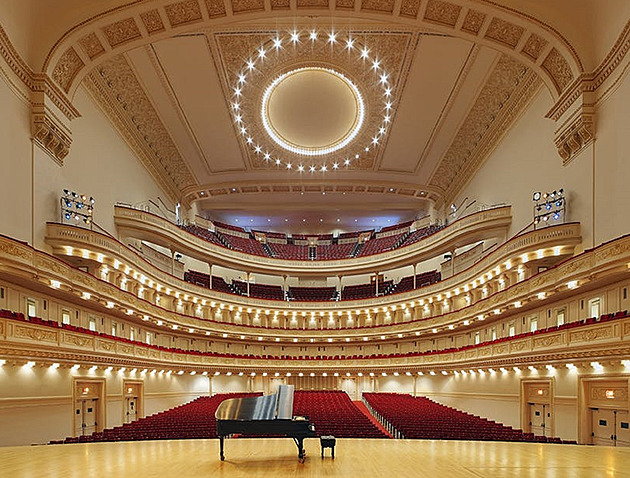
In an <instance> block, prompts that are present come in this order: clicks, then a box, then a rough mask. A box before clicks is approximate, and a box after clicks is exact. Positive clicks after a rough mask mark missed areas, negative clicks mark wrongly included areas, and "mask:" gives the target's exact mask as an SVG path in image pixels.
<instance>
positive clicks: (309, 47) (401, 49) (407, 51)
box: [205, 28, 418, 170]
mask: <svg viewBox="0 0 630 478" xmlns="http://www.w3.org/2000/svg"><path fill="white" fill-rule="evenodd" d="M276 32H277V29H275V28H269V29H260V28H257V29H254V30H251V31H244V29H243V30H241V31H236V32H234V31H206V32H205V34H206V37H207V38H208V41H209V42H211V43H212V44H213V45H215V48H213V50H215V49H216V51H217V57H218V58H217V62H218V64H219V65H220V66H219V67H218V68H217V70H218V73H219V76H220V78H221V85H222V88H223V93H224V97H225V98H231V97H232V96H233V89H234V85H236V84H238V83H237V80H238V77H239V74H240V73H241V72H242V71H243V66H244V59H246V58H251V56H252V54H254V53H255V52H256V51H257V50H258V49H259V48H262V47H265V48H267V49H269V48H272V47H271V46H270V45H269V44H270V43H271V39H272V38H273V37H274V36H275V35H276V34H277V33H276ZM322 35H323V34H322ZM344 35H347V36H348V37H351V38H352V39H353V40H355V42H356V46H355V47H354V50H353V51H354V52H356V57H357V58H358V57H359V53H358V51H360V49H361V48H363V46H365V47H366V48H368V49H369V50H370V51H378V52H379V56H378V60H379V62H380V65H381V68H382V71H385V72H386V73H387V78H388V80H387V84H388V85H390V86H391V88H392V90H393V96H392V97H391V98H388V100H392V101H393V103H394V104H395V105H396V104H397V103H398V102H399V101H400V99H401V97H402V95H403V94H404V85H405V83H406V78H407V74H408V72H409V68H410V66H411V62H412V59H413V57H414V50H415V47H416V45H417V44H418V41H417V35H418V34H416V33H414V32H413V31H410V30H402V29H401V30H395V29H389V30H387V31H383V30H374V31H370V30H368V29H361V30H354V29H348V30H347V31H345V30H344ZM319 38H320V40H318V41H306V40H305V41H302V42H301V43H299V44H298V45H302V46H300V47H291V48H286V49H284V50H280V51H281V53H275V54H273V55H269V56H268V57H266V59H265V61H264V62H261V63H259V64H257V66H256V68H255V70H254V71H255V74H252V75H254V76H253V78H251V79H250V80H248V81H247V82H245V84H244V85H243V86H242V89H243V94H242V96H241V97H240V98H239V105H240V106H239V108H240V109H239V115H241V116H242V118H243V121H244V124H246V126H247V135H245V134H240V132H239V129H240V127H241V126H242V125H239V124H238V123H237V122H234V134H235V137H236V138H237V140H238V142H239V144H240V146H241V151H242V154H243V157H244V158H246V159H247V163H248V164H249V166H250V167H251V168H253V169H269V164H270V162H269V158H267V159H264V155H263V154H261V152H260V151H259V152H258V153H256V152H255V150H254V149H253V144H248V143H247V138H248V137H250V138H253V141H254V143H255V144H259V145H260V146H261V147H262V151H268V152H269V153H270V154H271V156H272V157H281V158H283V163H285V162H289V163H292V164H293V165H295V166H294V167H297V165H298V164H300V163H304V167H305V168H308V166H309V165H310V164H315V165H317V166H319V163H320V162H321V158H316V159H315V160H314V161H313V162H311V161H310V160H309V158H304V157H303V156H301V155H299V154H294V153H291V152H288V151H285V150H282V149H281V148H278V147H277V145H276V144H275V143H274V142H273V141H271V140H270V139H269V135H268V134H267V133H266V132H265V129H264V127H263V124H262V121H261V118H260V105H261V97H262V96H263V93H264V88H265V87H266V86H267V85H269V84H270V83H271V82H272V81H273V80H274V78H276V77H277V76H278V74H279V73H280V72H286V71H289V70H291V69H294V68H299V67H301V66H303V65H304V64H305V62H307V64H308V65H311V66H321V67H325V68H331V69H333V70H336V71H338V72H340V73H342V74H343V75H345V76H347V77H348V78H349V79H350V80H351V81H353V82H354V83H355V84H356V85H357V87H358V88H359V90H360V93H361V95H362V97H363V100H364V101H365V104H366V108H365V112H366V115H365V121H364V123H363V126H362V128H361V130H360V133H359V134H358V135H357V137H356V138H354V140H353V141H352V142H351V143H350V144H349V145H347V147H345V148H343V149H341V150H339V151H337V152H336V153H334V154H333V155H331V156H330V157H331V158H335V159H336V160H338V162H339V163H340V164H343V158H344V157H350V158H353V157H354V155H355V154H356V153H359V154H357V157H358V159H353V160H352V165H351V166H350V167H351V169H352V170H370V169H373V168H374V167H375V165H377V164H378V163H379V162H380V160H381V158H382V155H383V153H384V151H385V148H386V145H387V139H388V137H389V132H390V130H391V128H387V129H386V132H385V134H384V135H383V137H382V138H381V139H380V141H379V142H378V145H373V144H372V143H371V141H372V138H373V137H374V135H375V133H377V132H378V130H379V126H382V125H383V107H384V104H385V100H384V99H383V85H382V84H381V83H379V82H378V81H376V80H375V76H374V69H372V68H370V67H369V65H368V66H366V63H365V62H362V61H351V59H352V60H354V59H355V56H349V50H348V49H347V48H344V47H339V48H331V46H330V43H329V42H327V41H326V40H325V39H322V38H321V36H320V37H319ZM338 41H339V42H340V43H342V42H343V41H344V40H342V39H339V40H338ZM230 109H231V108H230ZM395 114H396V107H394V109H393V110H392V112H391V113H390V114H389V117H390V118H389V121H390V122H393V121H394V119H395ZM390 124H391V123H390ZM364 146H368V147H369V148H366V150H365V151H363V147H364ZM333 160H334V159H331V161H333ZM271 164H273V162H272V163H271ZM329 167H330V165H329Z"/></svg>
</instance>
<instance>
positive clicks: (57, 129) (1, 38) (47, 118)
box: [0, 25, 80, 165]
mask: <svg viewBox="0 0 630 478" xmlns="http://www.w3.org/2000/svg"><path fill="white" fill-rule="evenodd" d="M0 58H2V60H4V62H5V64H6V65H7V68H8V71H10V72H11V73H12V74H14V75H15V77H16V78H17V82H12V85H13V86H14V87H15V88H16V90H18V91H19V92H20V94H21V95H22V97H23V98H24V99H25V100H26V101H28V103H30V106H31V133H32V140H33V142H34V143H35V144H36V145H37V146H39V147H40V148H42V149H43V150H44V151H45V152H46V154H48V155H49V156H50V157H51V158H52V159H53V160H54V161H55V162H56V163H57V164H59V165H62V164H63V159H64V158H65V157H66V156H67V155H68V152H69V150H70V146H71V144H72V133H71V131H70V129H69V127H68V123H69V121H71V120H73V119H74V118H77V117H79V116H80V115H79V112H78V111H77V109H76V108H75V107H74V106H73V105H72V103H71V102H70V100H69V99H68V98H67V96H66V95H65V93H64V92H63V91H62V90H61V89H60V88H59V87H58V86H57V83H59V81H57V80H60V78H56V79H53V80H54V81H53V80H51V78H50V77H49V76H48V75H46V74H42V73H35V72H33V70H32V69H31V68H30V67H29V66H28V65H27V64H26V62H25V61H24V60H23V59H22V58H21V57H20V55H19V54H18V52H17V51H16V50H15V48H14V47H13V44H12V43H11V41H10V40H9V37H8V36H7V34H6V32H5V31H4V29H3V28H2V26H1V25H0ZM65 64H66V63H65V60H64V65H65ZM61 68H62V67H61V66H60V69H61ZM8 71H4V74H5V76H6V75H8ZM7 79H8V76H7ZM9 81H11V80H9ZM62 82H63V83H65V80H64V81H62Z"/></svg>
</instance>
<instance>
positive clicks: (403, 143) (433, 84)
mask: <svg viewBox="0 0 630 478" xmlns="http://www.w3.org/2000/svg"><path fill="white" fill-rule="evenodd" d="M473 46H474V45H473V44H472V43H470V42H468V41H465V40H460V39H457V38H452V37H447V36H442V35H440V36H434V35H422V36H421V37H420V42H419V45H418V47H417V49H416V55H415V58H414V61H413V64H412V67H411V70H410V72H409V76H408V77H407V84H406V85H405V90H404V93H403V95H402V98H401V100H400V104H399V106H398V109H397V112H396V120H395V122H394V126H393V128H392V132H391V135H390V140H389V142H388V145H387V149H386V151H385V154H384V156H383V161H382V163H381V165H380V168H379V169H381V170H389V171H398V172H409V173H411V172H414V171H415V169H416V166H417V164H418V162H419V161H420V158H421V157H422V155H423V152H424V151H425V150H426V148H427V147H428V145H429V143H430V142H431V140H432V139H433V137H434V136H435V135H437V134H439V127H440V125H441V124H442V122H443V121H444V120H445V119H446V117H447V116H448V109H447V108H448V107H449V106H450V101H451V99H452V97H454V96H456V95H457V89H458V88H457V87H458V86H460V85H459V84H460V82H461V83H463V82H464V81H465V73H464V71H463V70H464V66H465V65H466V61H467V58H468V57H469V56H470V54H471V51H472V49H473ZM444 58H448V61H444Z"/></svg>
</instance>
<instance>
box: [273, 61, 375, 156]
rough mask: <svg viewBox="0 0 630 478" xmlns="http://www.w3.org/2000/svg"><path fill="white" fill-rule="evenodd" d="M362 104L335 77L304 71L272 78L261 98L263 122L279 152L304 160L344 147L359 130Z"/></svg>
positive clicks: (354, 90) (346, 83)
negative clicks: (290, 153)
mask: <svg viewBox="0 0 630 478" xmlns="http://www.w3.org/2000/svg"><path fill="white" fill-rule="evenodd" d="M363 116H364V106H363V99H362V98H361V95H360V93H359V90H358V89H357V87H356V86H355V85H354V84H353V83H352V82H351V81H350V80H349V79H348V78H346V77H345V76H344V75H343V74H341V73H338V72H337V71H334V70H330V69H326V68H319V67H306V68H298V69H296V70H292V71H289V72H287V73H285V74H283V75H280V76H279V77H278V78H276V79H275V80H274V81H273V82H272V83H271V85H270V86H269V87H268V88H267V90H266V92H265V95H264V96H263V104H262V121H263V124H264V125H265V129H266V130H267V133H268V134H269V135H270V136H271V138H272V139H273V140H274V141H275V142H276V143H277V144H278V145H279V146H281V147H282V148H284V149H286V150H288V151H292V152H298V153H299V154H304V155H308V156H319V155H324V154H329V153H331V152H333V151H336V150H338V149H340V148H342V147H343V146H345V145H346V144H348V143H349V142H350V141H351V140H352V139H353V138H354V137H355V136H356V134H357V133H358V132H359V130H360V129H361V126H362V124H363Z"/></svg>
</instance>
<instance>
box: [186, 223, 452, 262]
mask: <svg viewBox="0 0 630 478" xmlns="http://www.w3.org/2000/svg"><path fill="white" fill-rule="evenodd" d="M215 226H216V227H217V228H218V229H217V230H216V231H210V230H208V229H205V228H203V227H199V226H196V225H193V224H190V225H184V226H181V227H182V229H184V230H186V231H188V232H190V233H191V234H194V235H196V236H198V237H200V238H202V239H204V240H206V241H209V242H212V243H213V244H216V245H219V246H222V247H229V248H231V249H234V250H237V251H240V252H245V253H247V254H252V255H256V256H271V257H276V258H279V259H287V260H302V261H306V260H309V259H316V260H337V259H345V258H349V257H351V254H352V251H353V250H354V246H355V245H356V242H352V243H349V244H322V245H317V246H314V247H316V249H317V251H316V254H315V257H309V246H308V245H298V244H290V243H288V242H286V243H277V242H268V243H267V244H266V245H267V246H268V249H267V250H265V248H264V247H263V245H262V244H261V243H260V242H259V241H258V240H257V239H256V238H255V237H253V236H252V235H251V234H250V233H248V232H247V231H245V230H244V229H242V228H240V227H238V226H230V225H228V224H222V223H215ZM408 227H409V225H408V224H403V225H400V224H398V225H395V226H390V227H388V228H384V229H383V230H382V231H381V232H380V233H378V234H376V236H375V237H374V238H372V239H370V240H368V241H366V242H365V244H364V246H363V248H362V249H361V250H360V251H359V253H358V255H359V256H369V255H372V254H379V253H382V252H386V251H388V250H391V249H392V248H394V247H404V246H407V245H409V244H413V243H414V242H418V241H419V240H421V239H423V238H425V237H427V236H429V235H431V234H433V233H435V232H437V231H439V230H441V229H442V228H443V226H428V227H425V228H422V229H418V230H417V231H415V232H413V233H411V234H409V233H408V232H407V231H408ZM394 230H400V232H398V233H396V234H393V235H390V236H386V237H380V234H382V233H383V232H387V231H394ZM235 232H238V233H240V234H235ZM363 232H370V231H363ZM242 234H247V235H249V237H243V236H242ZM265 234H267V235H268V237H273V238H284V239H285V240H286V236H284V235H283V234H279V233H265ZM360 234H362V232H356V233H354V232H353V233H347V234H341V235H340V236H339V239H348V238H356V239H357V240H358V238H359V236H360ZM406 235H407V236H408V237H405V236H406ZM308 237H310V236H303V237H302V236H297V235H294V236H293V239H308ZM320 238H321V239H322V240H326V241H328V240H330V241H331V242H332V241H333V237H332V235H330V234H324V235H321V236H320ZM401 241H402V242H401ZM399 243H400V244H399Z"/></svg>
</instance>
